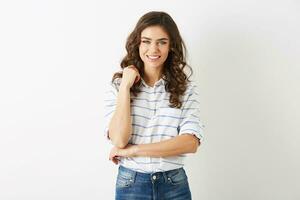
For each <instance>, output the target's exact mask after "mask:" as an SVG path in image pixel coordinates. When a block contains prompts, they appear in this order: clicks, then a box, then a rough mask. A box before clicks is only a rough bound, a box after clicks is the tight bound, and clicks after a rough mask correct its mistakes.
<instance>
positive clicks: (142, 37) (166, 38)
mask: <svg viewBox="0 0 300 200" xmlns="http://www.w3.org/2000/svg"><path fill="white" fill-rule="evenodd" d="M142 39H147V40H152V39H151V38H148V37H142ZM161 40H168V38H160V39H157V40H156V41H161Z"/></svg>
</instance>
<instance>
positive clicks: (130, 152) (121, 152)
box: [109, 144, 137, 165]
mask: <svg viewBox="0 0 300 200" xmlns="http://www.w3.org/2000/svg"><path fill="white" fill-rule="evenodd" d="M136 146H137V145H132V144H128V145H127V146H126V147H125V148H124V149H120V148H118V147H115V146H114V147H113V148H112V149H111V150H110V153H109V160H111V161H113V163H115V164H116V165H117V164H118V162H119V158H120V157H133V156H135V153H136Z"/></svg>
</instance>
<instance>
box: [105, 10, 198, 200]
mask: <svg viewBox="0 0 300 200" xmlns="http://www.w3.org/2000/svg"><path fill="white" fill-rule="evenodd" d="M126 50H127V55H126V56H125V57H124V59H123V60H122V62H121V68H122V72H117V73H115V74H114V76H113V79H112V83H111V84H110V90H109V92H108V93H107V99H106V106H105V111H106V112H105V113H106V115H105V134H106V136H107V138H108V139H110V141H111V143H112V144H113V145H114V147H113V148H112V149H111V152H110V155H109V159H110V160H112V161H113V162H114V163H115V164H120V166H119V171H118V177H117V181H116V199H126V200H127V199H129V200H131V199H134V200H135V199H143V200H146V199H184V200H187V199H191V192H190V189H189V184H188V180H187V176H186V173H185V171H184V169H183V166H184V163H183V160H184V158H185V156H186V155H185V154H188V153H195V152H196V151H197V148H198V146H199V145H200V142H202V138H203V137H202V132H203V125H202V124H201V122H200V119H199V102H198V100H197V95H198V93H197V92H196V91H195V90H196V85H195V84H193V83H192V82H191V81H190V80H189V79H188V78H189V77H187V75H186V74H185V72H184V69H185V68H186V67H188V68H189V69H190V71H191V74H192V69H191V68H190V67H189V66H187V64H186V61H185V45H184V42H183V40H182V38H181V36H180V33H179V31H178V28H177V25H176V24H175V22H174V21H173V19H172V18H171V17H170V15H168V14H167V13H165V12H149V13H146V14H145V15H143V16H142V17H141V18H140V19H139V21H138V23H137V24H136V27H135V29H134V30H133V32H132V33H131V34H130V35H129V37H128V39H127V43H126Z"/></svg>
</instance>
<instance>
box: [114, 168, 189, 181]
mask: <svg viewBox="0 0 300 200" xmlns="http://www.w3.org/2000/svg"><path fill="white" fill-rule="evenodd" d="M179 173H183V174H185V171H184V169H183V168H182V167H181V168H178V169H173V170H169V171H162V172H154V173H142V172H137V171H134V170H132V169H129V168H126V167H123V166H122V165H120V166H119V174H123V175H125V176H130V177H131V178H132V179H139V180H145V181H149V180H153V179H155V180H159V179H164V180H165V181H168V179H169V178H170V177H172V176H174V175H175V174H179Z"/></svg>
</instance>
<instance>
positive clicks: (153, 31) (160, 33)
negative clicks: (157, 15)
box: [141, 26, 169, 40]
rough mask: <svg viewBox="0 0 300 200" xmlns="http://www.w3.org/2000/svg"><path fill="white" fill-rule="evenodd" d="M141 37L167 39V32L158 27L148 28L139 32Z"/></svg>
mask: <svg viewBox="0 0 300 200" xmlns="http://www.w3.org/2000/svg"><path fill="white" fill-rule="evenodd" d="M141 37H147V38H151V39H154V40H155V39H160V38H169V36H168V34H167V32H166V31H165V30H164V29H163V28H162V27H160V26H149V27H147V28H145V29H144V30H143V31H142V32H141Z"/></svg>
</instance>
